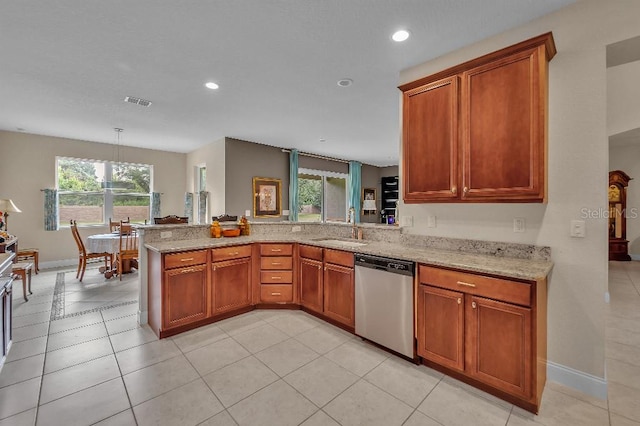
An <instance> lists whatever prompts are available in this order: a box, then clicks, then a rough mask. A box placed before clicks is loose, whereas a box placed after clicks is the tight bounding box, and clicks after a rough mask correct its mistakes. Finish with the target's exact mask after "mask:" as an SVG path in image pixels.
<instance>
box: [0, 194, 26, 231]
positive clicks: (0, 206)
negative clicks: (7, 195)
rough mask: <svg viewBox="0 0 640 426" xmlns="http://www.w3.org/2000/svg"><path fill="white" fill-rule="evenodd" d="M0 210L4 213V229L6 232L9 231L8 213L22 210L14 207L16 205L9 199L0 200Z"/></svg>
mask: <svg viewBox="0 0 640 426" xmlns="http://www.w3.org/2000/svg"><path fill="white" fill-rule="evenodd" d="M0 212H3V213H4V230H5V231H6V232H7V233H8V232H9V222H8V218H9V213H22V210H20V209H19V208H18V207H16V205H15V204H13V201H11V200H0Z"/></svg>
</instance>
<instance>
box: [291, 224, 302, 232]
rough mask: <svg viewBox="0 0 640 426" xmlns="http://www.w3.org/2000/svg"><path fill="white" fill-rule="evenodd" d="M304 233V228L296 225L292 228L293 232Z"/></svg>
mask: <svg viewBox="0 0 640 426" xmlns="http://www.w3.org/2000/svg"><path fill="white" fill-rule="evenodd" d="M300 231H302V226H299V225H296V226H293V227H291V232H300Z"/></svg>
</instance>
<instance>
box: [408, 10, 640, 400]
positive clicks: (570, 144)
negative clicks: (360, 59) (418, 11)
mask: <svg viewBox="0 0 640 426" xmlns="http://www.w3.org/2000/svg"><path fill="white" fill-rule="evenodd" d="M639 15H640V2H635V1H628V0H611V1H607V2H601V1H597V0H584V1H580V2H577V3H576V4H574V5H572V6H569V7H567V8H564V9H562V10H560V11H558V12H556V13H554V14H551V15H548V16H545V17H543V18H541V19H538V20H535V21H533V22H531V23H529V24H527V25H524V26H521V27H519V28H517V29H514V30H511V31H507V32H505V33H503V34H501V35H498V36H495V37H492V38H490V39H487V40H485V41H483V42H480V43H477V44H475V45H472V46H467V47H465V48H463V49H460V50H458V51H456V52H453V53H451V54H448V55H445V56H443V57H440V58H438V59H435V60H433V61H430V62H427V63H424V64H421V65H418V66H416V67H413V68H410V69H408V70H405V71H403V72H402V73H401V75H400V84H403V83H407V82H410V81H413V80H416V79H418V78H420V77H424V76H426V75H429V74H432V73H434V72H437V71H440V70H442V69H445V68H447V67H449V66H452V65H455V64H458V63H461V62H464V61H466V60H469V59H472V58H475V57H478V56H481V55H483V54H485V53H489V52H492V51H495V50H498V49H501V48H503V47H506V46H509V45H512V44H515V43H518V42H520V41H522V40H525V39H528V38H531V37H534V36H537V35H540V34H542V33H545V32H548V31H552V32H553V35H554V38H555V42H556V47H557V49H558V54H557V55H556V57H555V58H554V59H553V60H552V61H551V63H550V64H549V133H548V135H549V137H548V141H549V145H548V149H549V159H548V188H549V190H548V203H547V204H546V205H543V204H480V205H479V204H473V205H464V204H458V205H449V204H421V205H405V206H403V207H402V209H403V210H402V214H403V215H412V216H413V217H414V227H413V228H409V229H405V232H412V233H419V234H428V235H438V236H447V237H461V238H473V239H487V240H498V241H509V242H520V243H532V244H537V245H546V246H550V247H551V249H552V257H553V261H554V264H555V266H554V269H553V271H552V274H551V276H550V279H549V283H548V290H549V296H548V308H549V312H548V359H549V361H550V363H551V366H552V368H551V369H550V379H552V380H554V379H555V380H557V381H561V382H562V381H564V382H565V383H566V384H568V385H570V386H574V387H578V388H581V390H583V391H587V392H590V393H592V394H598V395H600V396H604V393H605V392H606V382H605V381H604V377H605V372H604V328H605V327H604V306H605V304H604V296H605V292H606V289H607V280H608V277H607V224H606V220H604V219H600V218H593V219H586V232H587V236H586V238H584V239H578V238H571V237H570V236H569V225H570V221H571V220H574V219H581V218H582V211H583V209H591V210H594V211H598V210H599V209H605V210H606V207H607V203H606V200H607V198H606V188H607V185H606V182H607V175H608V167H609V164H608V141H607V121H606V119H607V105H606V88H607V75H606V64H605V59H606V45H607V44H610V43H613V42H617V41H620V40H624V39H627V38H630V37H633V36H636V35H638V34H640V27H638V25H637V22H638V21H637V17H638V16H639ZM401 176H402V173H401ZM429 215H436V216H437V217H438V221H437V228H435V229H433V228H427V227H426V218H427V216H429ZM515 217H522V218H525V220H526V228H527V230H526V232H525V233H521V234H520V233H518V234H516V233H513V218H515ZM554 371H555V372H558V371H560V372H563V373H568V375H569V376H572V380H573V379H576V381H575V382H572V383H569V380H564V379H563V378H562V377H561V376H560V375H555V377H554V374H553V373H554ZM564 377H565V378H566V376H564Z"/></svg>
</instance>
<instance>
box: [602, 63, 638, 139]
mask: <svg viewBox="0 0 640 426" xmlns="http://www.w3.org/2000/svg"><path fill="white" fill-rule="evenodd" d="M639 77H640V61H635V62H630V63H628V64H623V65H618V66H616V67H611V68H607V135H609V136H611V135H615V134H618V133H622V132H626V131H628V130H632V129H636V128H639V127H640V114H639V113H640V79H639Z"/></svg>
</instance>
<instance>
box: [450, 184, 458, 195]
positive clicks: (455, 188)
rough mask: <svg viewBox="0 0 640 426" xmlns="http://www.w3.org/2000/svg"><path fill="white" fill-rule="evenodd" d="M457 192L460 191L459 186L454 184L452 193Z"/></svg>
mask: <svg viewBox="0 0 640 426" xmlns="http://www.w3.org/2000/svg"><path fill="white" fill-rule="evenodd" d="M457 192H458V187H457V186H455V185H454V186H452V187H451V193H452V194H456V193H457Z"/></svg>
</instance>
